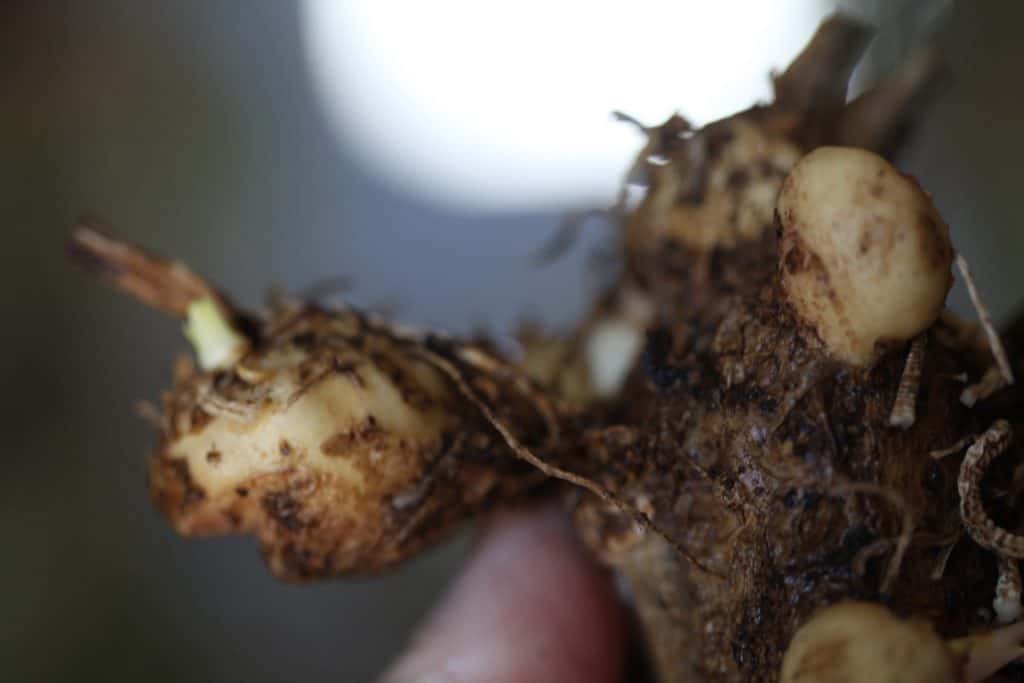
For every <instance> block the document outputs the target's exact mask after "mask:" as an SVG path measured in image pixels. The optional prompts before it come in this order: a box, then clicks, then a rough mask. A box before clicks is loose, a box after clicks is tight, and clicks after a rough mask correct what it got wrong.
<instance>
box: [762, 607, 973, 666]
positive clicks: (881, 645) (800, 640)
mask: <svg viewBox="0 0 1024 683" xmlns="http://www.w3.org/2000/svg"><path fill="white" fill-rule="evenodd" d="M959 669H960V666H959V662H958V658H957V657H955V656H954V655H953V653H952V652H951V651H950V649H949V647H947V645H946V643H945V642H943V640H942V639H941V638H940V637H939V635H938V634H937V633H935V631H934V630H933V629H932V626H931V624H930V623H929V622H927V621H924V620H920V619H908V620H903V619H899V618H897V617H896V616H895V615H893V614H892V612H890V611H889V610H888V609H886V608H885V607H882V606H881V605H876V604H873V603H867V602H852V601H847V602H842V603H839V604H837V605H832V606H831V607H827V608H825V609H822V610H820V611H819V612H818V613H817V614H816V615H814V616H813V617H812V618H811V619H810V621H808V622H807V623H806V624H804V626H803V627H802V628H801V629H800V630H799V631H797V633H796V635H795V636H793V640H792V642H791V643H790V645H789V648H788V649H787V650H786V655H785V657H784V658H783V660H782V674H781V676H780V680H781V682H782V683H831V682H833V681H844V682H845V683H896V682H897V681H898V682H900V683H943V682H948V683H953V682H954V681H959V680H961V679H960V675H959Z"/></svg>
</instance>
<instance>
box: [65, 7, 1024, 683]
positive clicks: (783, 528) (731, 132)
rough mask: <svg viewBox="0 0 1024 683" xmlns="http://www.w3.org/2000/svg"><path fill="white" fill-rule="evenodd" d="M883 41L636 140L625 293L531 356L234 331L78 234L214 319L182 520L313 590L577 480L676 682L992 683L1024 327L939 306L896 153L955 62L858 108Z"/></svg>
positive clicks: (926, 202)
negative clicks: (325, 580) (247, 544)
mask: <svg viewBox="0 0 1024 683" xmlns="http://www.w3.org/2000/svg"><path fill="white" fill-rule="evenodd" d="M868 37H869V31H868V30H867V29H866V28H865V27H864V26H863V25H862V24H860V23H858V22H855V21H851V20H848V19H845V18H842V17H833V18H832V19H829V20H828V21H826V22H825V23H824V24H823V26H822V27H821V29H820V30H819V32H818V33H817V34H816V36H815V37H814V38H813V39H812V41H811V43H810V44H809V45H808V46H807V48H806V49H805V50H804V51H803V52H802V53H801V54H800V55H799V56H798V57H797V59H796V60H795V61H794V63H793V64H792V65H791V66H790V67H789V68H787V69H786V70H785V71H784V72H783V73H782V74H781V75H780V76H778V77H777V78H775V80H774V84H775V89H776V97H775V100H774V101H773V102H771V103H768V104H764V105H757V106H754V107H751V108H750V109H748V110H745V111H742V112H740V113H738V114H736V115H734V116H730V117H728V118H725V119H722V120H721V121H716V122H713V123H710V124H708V125H706V126H704V127H702V128H694V127H693V126H692V125H690V124H689V123H688V122H686V121H685V120H684V119H682V118H681V117H678V116H674V117H672V118H671V119H669V120H668V121H667V122H666V123H665V124H663V125H661V126H654V127H649V128H648V127H642V128H643V130H644V132H645V133H646V135H647V136H648V140H647V144H646V145H645V147H644V149H643V151H642V153H641V154H640V155H639V157H638V158H637V161H636V163H635V165H634V167H633V169H631V176H635V177H638V178H642V179H644V180H645V181H646V183H647V185H648V188H647V192H646V194H645V196H644V198H643V200H642V201H641V203H640V204H639V205H638V206H637V207H636V208H635V209H633V210H629V211H627V210H626V207H625V204H624V203H622V202H620V203H619V204H618V205H616V206H615V207H613V208H612V209H611V210H610V211H609V214H610V215H611V216H612V217H613V218H615V219H616V220H619V221H620V222H621V235H620V252H621V262H622V268H621V271H620V273H619V275H618V276H617V280H616V281H615V282H614V284H613V286H612V287H610V288H609V290H608V291H607V292H605V293H604V295H603V296H602V297H600V299H599V300H598V302H597V303H596V305H595V306H594V309H593V311H592V312H591V314H590V315H589V316H588V317H587V318H586V319H585V320H584V322H583V323H582V324H581V325H580V326H579V327H578V329H577V330H576V331H575V332H574V333H573V334H572V335H570V336H569V337H568V338H552V337H550V336H546V335H544V334H542V333H540V332H539V331H537V330H530V331H529V332H528V333H527V334H524V335H523V338H522V341H523V344H524V355H523V358H521V359H519V361H518V362H516V363H514V362H511V361H506V360H503V359H502V358H501V357H500V356H499V355H498V354H496V353H494V352H493V351H492V350H491V349H490V348H489V347H488V346H487V344H486V343H484V342H470V341H465V340H458V339H452V338H448V337H444V336H439V335H437V334H431V333H427V332H417V331H410V330H406V329H403V328H400V327H398V326H395V325H392V324H388V323H385V322H383V321H380V320H376V319H374V318H372V317H370V316H367V315H364V314H362V313H359V312H357V311H354V310H351V309H334V310H327V309H324V308H322V307H320V306H318V305H315V304H313V303H310V302H302V301H298V302H288V301H284V302H279V303H278V304H277V305H276V306H273V307H271V308H270V309H269V310H267V311H264V312H257V313H251V312H243V311H240V310H238V309H237V308H236V307H235V306H234V305H233V304H232V303H231V302H230V300H228V299H227V298H226V297H224V296H223V295H220V294H219V293H217V292H216V291H215V290H214V289H213V288H212V287H211V286H210V285H208V284H207V283H205V282H204V281H202V280H201V279H200V278H198V277H197V276H195V275H194V274H192V273H191V272H190V271H188V270H187V269H185V268H184V267H183V266H181V265H179V264H173V263H169V262H166V261H163V260H161V259H159V258H156V257H154V256H152V255H150V254H147V253H145V252H144V251H142V250H140V249H138V248H135V247H131V246H129V245H126V244H123V243H120V242H116V241H114V240H111V239H110V238H108V237H105V236H104V235H103V234H102V233H101V232H97V231H95V230H91V229H86V230H82V231H80V232H78V233H76V235H75V237H74V238H73V240H72V252H73V254H75V255H76V256H77V257H78V258H79V260H80V261H81V262H82V263H84V264H85V265H86V266H88V267H91V268H92V269H93V270H94V271H95V272H96V273H97V274H98V275H99V276H100V277H102V278H104V279H106V280H108V281H109V282H111V283H112V284H113V285H115V286H116V287H118V288H120V289H122V290H124V291H127V292H129V293H131V294H133V295H135V296H136V297H138V298H140V299H142V300H143V301H145V302H147V303H149V304H151V305H153V306H155V307H157V308H160V309H161V310H163V311H165V312H167V313H171V314H173V315H177V316H181V317H188V318H190V324H189V330H190V337H191V338H192V340H193V342H194V343H195V344H196V346H197V351H198V353H199V356H200V360H201V365H202V366H203V367H202V368H201V369H200V370H196V369H194V368H192V367H190V366H182V367H181V369H180V370H179V372H178V373H177V377H176V381H175V386H174V388H173V389H172V390H171V391H170V392H168V394H167V395H166V396H165V400H164V412H163V416H162V418H161V420H160V422H161V424H160V428H161V440H160V444H159V446H158V447H157V449H156V451H155V453H154V455H153V457H152V459H151V476H150V486H151V490H152V494H153V496H154V499H155V500H156V502H157V505H158V506H159V507H160V508H161V509H162V510H163V511H164V513H165V514H166V515H167V516H168V518H169V519H170V521H171V523H172V524H173V525H174V526H175V528H176V529H177V530H179V531H180V532H182V533H186V534H208V533H226V532H247V533H252V534H254V535H256V536H257V537H258V538H259V540H260V542H261V543H262V546H263V549H264V554H265V556H266V558H267V560H268V563H269V565H270V567H271V569H272V570H273V571H274V572H275V573H276V574H277V575H278V576H281V577H283V578H288V579H307V578H317V577H325V576H333V575H337V574H344V573H352V572H366V571H373V570H377V569H381V568H385V567H388V566H391V565H394V564H395V563H397V562H400V561H402V560H403V559H405V558H407V557H409V556H411V555H412V554H414V553H415V552H417V551H419V550H421V549H423V548H425V547H427V546H428V545H429V544H430V543H431V542H433V541H435V540H437V539H439V538H441V537H442V536H443V535H444V534H445V533H446V532H447V531H449V530H450V529H452V528H454V526H455V525H456V524H457V522H458V521H460V520H462V519H464V518H466V517H469V516H472V515H474V514H477V513H479V512H480V511H481V510H483V509H485V508H486V507H487V506H488V505H490V504H492V503H494V502H495V501H498V502H500V501H507V500H510V499H513V498H516V497H519V496H522V495H525V494H526V493H527V492H531V491H536V490H537V488H538V486H539V485H541V484H542V482H543V481H544V480H548V479H556V480H560V482H559V483H557V484H552V483H550V481H549V482H548V483H546V484H544V488H543V491H546V492H547V493H549V494H553V495H562V496H563V497H564V498H565V500H566V501H567V502H568V503H570V504H572V505H573V506H574V509H573V514H574V519H575V522H576V525H577V528H578V530H579V533H580V536H581V537H582V538H583V539H584V541H585V542H586V543H587V545H588V546H589V547H590V548H591V549H592V550H593V552H594V553H595V555H596V556H597V557H599V558H600V559H601V560H602V561H604V562H606V563H607V564H608V565H609V566H611V567H612V568H613V569H615V570H616V571H617V572H618V573H619V574H620V576H621V577H622V579H623V584H624V585H625V586H626V587H627V592H628V594H629V597H630V599H631V603H632V606H633V607H634V608H635V610H636V612H637V614H638V615H639V617H640V620H641V623H642V625H643V628H644V633H645V636H646V643H647V647H648V650H649V653H650V658H651V661H652V666H653V669H654V671H655V673H656V675H657V677H658V679H659V680H660V681H664V682H667V683H677V682H684V681H702V680H711V681H734V680H745V681H776V680H779V679H780V676H781V678H782V680H784V681H797V680H807V681H826V680H829V681H831V680H936V681H942V680H950V681H965V682H970V683H976V682H977V681H981V680H983V679H984V678H986V677H988V676H990V675H996V676H998V675H1000V674H997V673H996V672H997V671H998V670H999V669H1000V668H1001V667H1003V665H1005V664H1006V663H1007V662H1009V661H1011V660H1013V659H1015V658H1016V657H1018V656H1020V655H1021V652H1022V648H1021V639H1022V636H1024V633H1022V629H1021V628H1020V625H1019V624H1013V625H1011V626H1009V627H1007V628H1006V629H1001V630H996V631H992V630H991V628H992V625H993V622H994V621H995V617H996V616H997V615H996V614H993V609H995V611H996V612H997V614H998V616H999V617H1000V618H1003V619H1013V618H1015V617H1017V616H1018V615H1019V614H1020V611H1021V610H1020V604H1019V603H1020V592H1021V587H1020V572H1019V568H1018V567H1017V566H1016V561H1017V560H1018V559H1019V558H1020V556H1021V553H1019V552H1018V548H1017V545H1018V544H1021V543H1024V540H1020V539H1022V538H1024V537H1021V536H1019V535H1017V534H1018V529H1017V527H1016V523H1015V520H1016V519H1018V518H1019V513H1020V509H1019V506H1018V503H1017V498H1018V495H1017V494H1018V493H1019V491H1020V488H1019V485H1018V483H1017V482H1018V481H1019V478H1020V477H1019V476H1015V471H1016V470H1015V469H1014V466H1015V464H1016V463H1017V462H1019V456H1020V452H1019V451H1020V449H1019V445H1018V444H1017V443H1016V442H1014V441H1013V439H1012V433H1013V429H1014V428H1017V429H1020V428H1021V425H1020V424H1019V420H1018V419H1017V415H1019V414H1020V407H1021V406H1022V405H1024V393H1021V391H1020V390H1018V389H1017V388H1016V387H1013V386H1010V385H1012V380H1013V375H1014V372H1020V371H1021V368H1020V367H1019V366H1020V364H1021V361H1019V360H1016V359H1018V358H1020V354H1019V349H1020V348H1022V347H1024V341H1022V340H1024V334H1017V335H1015V336H1014V338H1013V341H1012V342H1011V344H1010V351H1011V353H1009V354H1007V353H1005V352H1004V351H1003V348H1002V345H1001V344H1000V343H999V338H998V335H997V334H996V333H995V330H994V327H993V325H992V324H991V322H990V321H989V320H988V316H987V313H984V311H982V316H981V317H982V324H983V328H984V333H985V334H984V335H982V334H981V333H980V332H979V331H978V330H977V328H974V327H971V326H969V325H966V324H965V323H962V322H960V321H959V320H957V319H956V318H954V317H953V316H951V315H949V314H948V313H945V312H943V310H942V307H943V304H944V300H945V297H946V294H947V292H948V290H949V287H950V285H951V282H952V276H951V270H950V266H951V262H952V261H953V257H954V252H953V248H952V246H951V244H950V240H949V233H948V228H947V227H946V224H945V223H944V222H943V221H942V219H941V217H940V216H939V215H938V214H937V212H936V211H935V208H934V206H933V205H932V203H931V201H930V199H929V197H928V196H927V194H925V193H924V191H923V190H922V189H921V188H920V187H919V186H918V185H917V183H916V182H915V181H914V180H913V179H911V178H909V177H907V176H905V175H902V174H901V173H899V172H898V171H897V170H896V169H895V168H894V167H893V166H892V165H890V163H889V162H888V161H886V160H884V159H882V158H881V157H879V156H877V155H876V153H875V152H882V153H885V154H891V153H893V152H894V151H895V149H896V144H897V142H898V141H900V140H902V139H904V138H905V136H906V133H907V132H908V130H909V128H910V126H911V124H912V123H913V122H914V120H915V119H916V117H917V116H918V115H919V114H920V112H921V110H922V108H923V105H924V103H925V102H926V100H927V98H928V96H930V95H931V94H934V90H935V83H936V81H937V75H938V73H939V71H940V70H941V69H940V65H939V63H938V61H937V60H936V59H934V58H933V57H929V58H928V59H924V58H921V57H915V58H914V59H915V60H917V61H915V62H913V64H911V65H910V66H909V67H908V68H905V69H902V70H901V71H900V72H899V73H898V75H897V77H896V78H895V79H893V80H891V81H889V82H886V83H883V84H881V85H879V86H878V87H877V88H876V89H873V90H869V91H868V92H866V93H865V94H864V95H863V96H861V97H860V98H858V99H857V100H856V101H854V102H852V103H847V102H846V90H847V81H848V78H849V76H850V73H851V72H852V70H853V68H854V66H855V65H856V63H857V61H858V59H859V57H860V54H861V52H862V50H863V49H864V47H865V45H866V42H867V39H868ZM851 143H856V144H858V145H861V146H864V147H868V148H869V149H866V150H865V149H854V148H851V147H850V146H849V145H850V144H851ZM623 196H625V195H623ZM961 272H963V273H966V272H967V271H966V269H965V268H961ZM971 294H972V299H973V300H975V301H977V302H979V308H981V307H980V299H979V296H978V294H977V292H976V290H975V289H974V288H973V285H972V288H971ZM1018 337H1019V339H1018ZM1014 350H1017V351H1018V353H1016V354H1015V353H1013V351H1014ZM993 358H994V359H995V360H996V362H997V367H996V370H995V372H997V373H998V381H995V380H992V379H990V380H987V381H986V380H985V378H989V377H995V375H993V374H992V371H989V370H988V369H989V368H990V367H992V360H993ZM979 377H981V378H982V381H980V382H978V383H977V384H974V385H972V386H971V387H969V388H968V389H967V390H966V391H965V390H964V386H963V383H964V381H965V378H979ZM961 394H963V395H964V396H966V397H967V398H969V399H970V400H961ZM1001 419H1002V420H1004V421H1000V420H1001ZM993 430H994V431H993ZM992 449H998V451H996V450H992ZM965 450H966V451H967V453H966V455H965V454H964V451H965ZM1004 453H1005V454H1006V455H1004V457H1001V458H998V459H996V455H1000V454H1004ZM983 480H984V482H985V484H984V485H983ZM581 491H582V494H581ZM850 600H857V601H860V602H857V603H853V602H849V601H850ZM835 603H840V604H839V606H837V607H834V608H832V609H831V610H825V611H820V610H822V608H824V607H827V606H829V605H832V604H835ZM882 603H884V604H885V605H887V607H886V608H883V607H881V606H880V604H882ZM887 610H892V613H890V612H889V611H887ZM815 614H818V616H817V617H815V616H814V615H815ZM894 614H895V615H899V618H898V617H897V616H894ZM904 616H910V617H912V619H911V620H909V621H908V620H904V619H902V617H904ZM794 636H795V637H794ZM791 641H792V642H791ZM836 643H840V645H836ZM787 648H788V650H789V654H788V655H787V656H786V659H785V662H784V661H783V653H784V652H786V651H787ZM830 648H831V649H830ZM833 650H834V651H835V655H834V656H827V657H826V654H828V653H829V652H831V651H833ZM899 653H904V654H899ZM901 666H902V668H900V667H901ZM837 667H838V668H837ZM894 667H895V668H894ZM897 669H898V670H897ZM814 672H818V673H814ZM829 672H832V673H829ZM841 676H846V678H842V677H841ZM886 676H888V677H889V678H888V679H886V678H885V677H886Z"/></svg>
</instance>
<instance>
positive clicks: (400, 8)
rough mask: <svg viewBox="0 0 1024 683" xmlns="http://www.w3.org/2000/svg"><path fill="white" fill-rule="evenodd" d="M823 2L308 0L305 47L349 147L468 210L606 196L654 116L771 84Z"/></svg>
mask: <svg viewBox="0 0 1024 683" xmlns="http://www.w3.org/2000/svg"><path fill="white" fill-rule="evenodd" d="M830 4H831V3H827V2H823V1H822V0H776V1H774V2H766V1H761V0H756V1H755V0H714V1H712V2H708V1H707V0H692V1H686V0H670V1H668V2H654V1H653V0H635V1H633V2H623V3H611V2H608V3H603V2H577V1H563V2H552V1H551V0H546V1H543V2H542V1H540V0H519V1H518V2H479V1H473V0H431V1H430V2H403V1H400V0H373V1H372V2H369V1H366V2H359V1H339V0H304V2H303V30H304V34H305V39H306V48H307V54H308V58H309V61H310V64H311V67H312V71H313V78H314V82H315V84H316V87H317V90H318V92H319V95H320V97H321V99H322V102H323V104H324V107H325V110H326V111H327V114H328V118H329V120H330V121H331V124H332V126H334V128H335V130H336V132H337V133H338V134H339V135H340V136H341V137H342V139H343V140H344V141H345V142H346V144H349V145H351V146H352V147H353V148H354V149H355V150H356V152H357V153H358V154H359V155H360V156H361V157H362V158H363V159H364V161H366V162H368V163H369V164H370V165H371V166H372V167H373V168H374V169H375V170H377V171H378V172H379V173H380V174H381V175H382V176H384V177H386V178H388V179H390V180H392V181H395V182H398V183H400V184H401V185H403V186H404V187H405V188H406V189H411V190H412V191H415V192H417V193H421V194H427V195H429V196H431V197H433V198H435V199H439V200H441V201H446V202H452V203H456V204H459V205H462V206H464V207H475V208H481V207H489V208H527V207H529V208H539V207H545V206H546V207H551V206H562V205H565V204H582V203H592V202H607V201H610V200H611V198H612V197H613V196H614V194H615V191H616V189H617V185H618V182H619V179H620V177H621V174H622V172H623V171H624V170H625V168H626V167H627V166H628V164H629V161H630V160H631V158H632V155H633V154H635V152H636V150H637V149H638V147H639V145H640V144H641V142H642V139H641V135H640V133H639V132H637V131H636V130H634V129H633V128H632V127H631V126H629V125H626V124H622V123H616V122H614V121H612V119H611V117H610V115H609V113H610V112H611V111H612V110H613V109H621V110H624V111H626V112H628V113H630V114H632V115H634V116H636V117H637V118H639V119H640V120H641V121H644V122H645V123H648V124H654V123H660V122H661V121H663V120H664V119H666V118H667V117H668V116H670V115H671V114H672V113H673V112H675V111H679V112H680V113H681V114H682V115H683V116H686V117H687V118H689V119H690V120H691V121H692V122H694V123H696V124H702V123H706V122H708V121H711V120H714V119H716V118H718V117H721V116H724V115H726V114H729V113H731V112H733V111H736V110H738V109H740V108H743V107H746V106H748V105H749V104H751V103H752V102H754V101H755V100H764V99H767V98H768V97H769V96H770V85H769V80H768V72H769V70H770V69H772V68H781V67H783V66H785V64H786V63H787V62H788V61H789V60H790V59H791V58H792V57H793V56H794V55H795V54H796V53H797V52H798V51H799V49H800V48H801V47H802V46H803V44H804V42H805V41H806V40H807V38H809V37H810V35H811V33H812V32H813V30H814V28H815V26H816V25H817V23H818V22H819V21H820V19H821V18H822V17H823V16H824V15H825V14H826V13H827V11H828V7H829V5H830Z"/></svg>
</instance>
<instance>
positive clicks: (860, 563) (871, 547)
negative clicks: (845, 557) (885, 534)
mask: <svg viewBox="0 0 1024 683" xmlns="http://www.w3.org/2000/svg"><path fill="white" fill-rule="evenodd" d="M891 547H892V540H890V539H888V538H880V539H878V540H877V541H875V542H873V543H868V544H867V545H866V546H864V547H863V548H861V549H860V550H859V551H858V552H857V555H856V556H855V557H854V558H853V562H851V563H850V568H851V569H852V570H853V572H854V573H855V574H856V575H857V576H864V574H865V573H866V572H867V570H868V562H870V561H871V560H873V559H875V558H876V557H880V556H882V555H884V554H885V553H887V552H889V549H890V548H891Z"/></svg>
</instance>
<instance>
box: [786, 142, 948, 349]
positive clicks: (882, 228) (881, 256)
mask: <svg viewBox="0 0 1024 683" xmlns="http://www.w3.org/2000/svg"><path fill="white" fill-rule="evenodd" d="M778 215H779V221H780V223H781V230H782V240H781V258H780V268H781V279H782V286H783V289H784V291H785V293H786V296H787V298H788V299H789V301H790V302H791V303H792V305H793V307H794V308H795V309H796V311H797V313H798V314H799V315H800V316H801V317H802V318H803V319H804V320H805V321H806V322H807V323H809V324H810V325H811V326H812V327H813V328H814V330H815V331H816V332H817V333H818V336H819V337H821V339H822V341H823V342H824V343H825V345H826V347H827V348H828V350H829V352H830V354H831V355H832V356H833V357H835V358H837V359H839V360H841V361H844V362H847V363H850V364H852V365H855V366H861V367H863V366H869V365H871V364H872V363H873V362H874V361H875V359H876V358H877V357H878V355H879V353H880V351H881V350H882V349H884V348H885V344H886V343H887V342H897V343H898V342H904V341H907V340H909V339H912V338H913V337H915V336H917V335H918V334H920V333H921V332H923V331H924V330H925V329H927V328H928V327H929V326H930V325H931V324H932V323H933V322H934V321H935V319H936V318H937V317H938V315H939V313H940V311H941V310H942V306H943V303H944V302H945V300H946V294H947V293H948V292H949V288H950V286H951V285H952V283H953V279H952V275H951V272H950V265H951V263H952V260H953V248H952V246H951V245H950V241H949V228H948V227H947V226H946V224H945V222H944V221H943V220H942V218H941V217H940V216H939V214H938V212H937V211H936V209H935V207H934V206H933V205H932V202H931V199H930V198H929V197H928V195H927V194H926V193H925V192H924V191H923V190H922V189H921V187H920V186H919V185H918V184H917V182H916V181H914V180H913V179H912V178H909V177H907V176H905V175H903V174H901V173H900V172H899V171H897V170H896V169H895V168H893V167H892V166H891V165H890V164H889V163H888V162H887V161H886V160H885V159H883V158H882V157H880V156H878V155H876V154H873V153H872V152H868V151H865V150H861V149H853V148H843V147H822V148H819V149H817V150H815V151H813V152H811V153H810V154H808V155H807V156H805V157H804V158H803V159H801V160H800V162H799V163H798V164H797V165H796V166H795V167H794V168H793V171H792V172H791V173H790V174H789V177H788V178H787V179H786V181H785V183H784V184H783V187H782V191H781V193H780V195H779V201H778Z"/></svg>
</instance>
